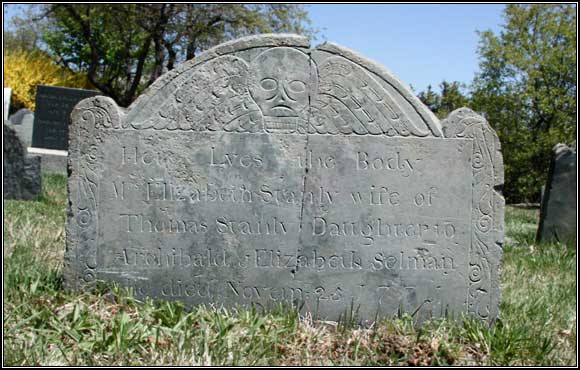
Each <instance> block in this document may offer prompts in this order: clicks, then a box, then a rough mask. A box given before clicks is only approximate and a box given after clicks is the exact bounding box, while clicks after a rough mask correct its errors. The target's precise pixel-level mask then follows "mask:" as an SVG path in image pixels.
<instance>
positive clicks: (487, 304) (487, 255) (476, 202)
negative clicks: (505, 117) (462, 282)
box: [442, 108, 505, 322]
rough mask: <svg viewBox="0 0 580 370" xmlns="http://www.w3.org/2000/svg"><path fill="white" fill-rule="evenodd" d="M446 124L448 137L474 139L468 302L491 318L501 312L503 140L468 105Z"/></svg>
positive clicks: (473, 309)
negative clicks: (499, 308)
mask: <svg viewBox="0 0 580 370" xmlns="http://www.w3.org/2000/svg"><path fill="white" fill-rule="evenodd" d="M442 126H443V134H444V136H445V138H451V139H453V138H469V139H473V155H472V158H471V160H472V162H471V165H472V168H473V182H474V183H473V203H472V204H473V205H472V225H473V226H472V238H471V239H472V242H471V247H470V251H469V271H468V278H469V288H468V296H467V304H468V312H469V313H470V314H474V315H476V316H477V317H479V318H481V319H483V320H486V321H489V322H491V321H493V320H494V319H495V318H497V316H498V306H499V293H500V292H499V289H500V288H499V270H500V263H501V252H502V244H503V224H504V223H503V221H504V214H503V210H504V203H505V201H504V198H503V196H502V194H501V187H502V185H503V161H502V156H501V152H500V149H501V148H500V142H499V139H498V137H497V135H496V134H495V132H494V131H493V129H492V128H491V127H490V126H489V124H488V123H487V121H486V120H485V118H483V117H482V116H480V115H478V114H476V113H475V112H473V111H472V110H470V109H468V108H460V109H457V110H455V111H454V112H452V113H451V114H450V115H449V116H448V117H447V118H446V119H445V120H444V121H442Z"/></svg>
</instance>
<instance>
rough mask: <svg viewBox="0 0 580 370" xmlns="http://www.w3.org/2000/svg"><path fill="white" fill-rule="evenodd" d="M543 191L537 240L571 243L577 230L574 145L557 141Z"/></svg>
mask: <svg viewBox="0 0 580 370" xmlns="http://www.w3.org/2000/svg"><path fill="white" fill-rule="evenodd" d="M553 152H554V153H553V157H552V161H551V164H550V171H549V174H548V182H547V184H546V186H545V188H544V191H543V192H542V193H543V194H542V203H541V208H540V224H539V227H538V233H537V237H536V239H537V241H538V242H550V241H561V242H573V241H574V240H576V231H577V218H576V217H577V213H576V204H577V203H576V202H577V194H576V191H577V184H576V181H577V180H576V174H577V172H576V144H574V145H573V146H572V147H568V146H567V145H565V144H557V145H556V146H555V147H554V150H553Z"/></svg>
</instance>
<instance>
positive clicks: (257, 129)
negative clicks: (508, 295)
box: [65, 35, 504, 322]
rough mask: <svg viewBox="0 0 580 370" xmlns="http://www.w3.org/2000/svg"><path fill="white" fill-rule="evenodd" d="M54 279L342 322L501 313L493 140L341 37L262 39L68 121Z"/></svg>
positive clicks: (92, 104) (225, 48)
mask: <svg viewBox="0 0 580 370" xmlns="http://www.w3.org/2000/svg"><path fill="white" fill-rule="evenodd" d="M70 135H71V136H70V143H71V146H70V148H69V164H70V168H69V171H70V172H69V191H70V192H69V196H70V198H69V212H68V226H67V252H66V259H65V281H66V285H67V286H68V287H70V288H76V289H80V288H84V287H87V286H89V287H90V286H91V285H92V284H93V283H94V281H95V280H100V279H102V280H108V281H116V282H118V283H120V284H122V285H125V286H128V287H131V288H133V289H134V292H135V294H136V295H137V296H150V297H157V298H161V299H168V300H181V301H184V302H186V303H187V304H190V305H197V304H214V305H224V306H226V307H232V306H235V305H255V306H257V307H264V308H267V307H272V306H275V305H278V304H280V303H286V304H292V305H295V306H296V307H298V308H300V309H301V310H302V312H310V313H311V314H313V315H314V317H315V318H320V319H326V320H339V319H341V318H342V319H345V318H350V317H355V318H357V319H359V320H360V321H363V322H364V321H372V320H374V319H375V318H377V317H388V316H393V315H397V314H398V313H400V312H401V311H405V312H408V313H410V314H412V315H414V317H416V318H417V319H418V320H423V319H425V318H428V317H431V316H433V317H440V316H443V315H446V314H449V315H456V316H457V315H459V314H463V313H468V314H472V315H475V316H476V317H478V318H481V319H483V320H487V321H492V320H493V319H494V318H496V317H497V315H498V302H499V266H500V261H501V253H502V240H503V213H504V200H503V197H502V195H501V193H500V192H499V189H501V185H502V184H503V165H502V157H501V153H500V145H499V141H498V139H497V136H496V135H495V133H494V131H493V130H492V129H491V128H490V126H489V125H488V124H487V122H486V121H485V120H484V119H483V118H482V117H481V116H479V115H477V114H475V113H474V112H473V111H471V110H469V109H466V108H462V109H459V110H457V111H455V112H453V113H452V114H451V115H450V116H449V117H448V118H447V119H446V120H444V121H443V122H439V121H438V120H437V118H436V117H435V116H434V115H433V114H432V113H431V112H430V111H429V110H428V109H427V108H426V107H425V106H424V105H423V104H422V103H421V102H420V101H419V100H418V99H417V98H416V97H415V96H414V95H413V93H412V92H411V91H410V89H409V88H408V87H406V86H405V85H403V84H402V83H401V82H400V81H399V80H397V79H396V78H395V77H394V76H393V75H392V74H391V73H390V72H388V71H387V70H386V69H384V68H383V67H381V66H379V65H377V64H375V63H373V62H371V61H369V60H367V59H365V58H364V57H362V56H359V55H358V54H356V53H354V52H352V51H350V50H348V49H346V48H343V47H340V46H338V45H335V44H323V45H321V46H318V47H316V48H310V46H309V41H308V39H306V38H303V37H299V36H293V35H262V36H253V37H248V38H243V39H239V40H235V41H232V42H228V43H225V44H222V45H220V46H217V47H215V48H213V49H210V50H209V51H207V52H205V53H204V54H202V55H200V56H199V57H196V58H195V60H192V61H189V62H187V63H185V64H184V65H183V66H182V67H181V68H180V69H178V70H175V71H172V72H169V73H167V74H166V75H164V76H162V77H161V78H160V79H159V80H157V81H156V82H155V83H154V84H153V85H152V86H151V87H150V88H149V90H148V91H147V92H146V93H144V94H143V95H142V96H140V97H139V99H137V101H136V102H135V103H133V104H132V105H131V107H129V109H128V110H126V111H125V110H121V109H119V108H118V107H117V106H116V105H115V103H114V102H113V101H112V100H111V99H109V98H105V97H94V98H90V99H85V100H83V101H82V102H81V103H79V104H78V105H77V106H76V107H75V109H74V111H73V114H72V126H71V132H70Z"/></svg>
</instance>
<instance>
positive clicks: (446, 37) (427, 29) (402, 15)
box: [4, 4, 505, 92]
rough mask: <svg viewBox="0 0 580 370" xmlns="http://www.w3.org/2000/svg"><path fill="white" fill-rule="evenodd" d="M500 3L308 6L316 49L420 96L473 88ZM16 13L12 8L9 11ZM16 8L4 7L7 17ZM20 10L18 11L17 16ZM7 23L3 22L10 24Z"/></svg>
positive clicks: (498, 22) (496, 25)
mask: <svg viewBox="0 0 580 370" xmlns="http://www.w3.org/2000/svg"><path fill="white" fill-rule="evenodd" d="M504 7H505V5H502V4H499V5H497V4H476V5H474V4H471V5H456V4H447V5H445V4H408V5H402V4H401V5H395V4H351V5H344V4H318V5H308V6H307V7H306V8H307V10H308V12H309V14H310V18H311V20H312V25H313V26H314V27H316V28H319V29H321V31H322V32H321V34H320V37H319V38H318V39H317V40H314V42H313V43H314V44H315V45H316V44H318V43H321V42H323V41H333V42H336V43H338V44H340V45H342V46H346V47H348V48H349V49H352V50H354V51H356V52H358V53H360V54H362V55H364V56H366V57H368V58H370V59H372V60H374V61H376V62H379V63H380V64H382V65H384V66H385V67H387V69H389V70H391V71H392V72H393V73H394V74H395V75H396V76H397V77H398V78H399V79H401V80H402V81H403V82H405V83H407V84H411V85H412V86H413V88H414V89H415V91H416V92H419V91H423V90H425V89H426V88H427V85H429V84H431V85H432V86H433V87H434V88H436V90H438V85H439V84H440V83H441V81H442V80H447V81H459V82H462V83H470V82H471V80H472V79H473V77H474V75H475V72H476V71H477V70H478V57H477V45H478V42H479V37H478V35H477V33H476V31H478V30H479V31H484V30H487V29H491V30H492V31H494V32H496V33H498V32H499V30H500V28H501V24H502V23H503V18H502V11H503V9H504ZM11 8H12V9H11ZM14 8H19V7H14V6H6V5H5V7H4V12H5V14H4V15H5V16H6V18H9V17H11V16H12V15H13V14H14V13H15V12H14V10H16V9H14ZM17 12H18V11H16V13H17ZM6 20H7V19H5V21H6Z"/></svg>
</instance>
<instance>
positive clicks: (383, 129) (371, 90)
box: [309, 56, 431, 137]
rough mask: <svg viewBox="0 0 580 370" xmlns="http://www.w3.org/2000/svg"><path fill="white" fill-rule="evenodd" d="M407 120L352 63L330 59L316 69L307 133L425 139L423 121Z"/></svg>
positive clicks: (390, 98)
mask: <svg viewBox="0 0 580 370" xmlns="http://www.w3.org/2000/svg"><path fill="white" fill-rule="evenodd" d="M415 121H417V120H414V121H412V120H410V119H409V118H408V117H407V115H406V114H405V113H404V112H403V110H402V109H401V107H400V105H399V104H398V103H397V101H396V100H395V99H394V98H393V95H392V94H391V93H389V91H387V90H386V89H385V88H384V87H383V86H382V85H381V84H380V83H379V82H378V81H376V80H375V79H374V78H373V77H372V76H371V75H370V74H369V73H368V72H367V71H365V70H364V69H363V68H362V67H360V66H358V65H356V64H355V63H353V62H351V61H349V60H347V59H345V58H343V57H340V56H332V57H330V58H328V59H326V60H325V61H324V62H323V63H322V64H321V65H320V66H319V88H318V98H317V100H316V102H315V103H314V104H313V106H312V120H311V124H310V128H309V129H310V132H311V133H320V134H339V133H340V134H346V135H349V134H358V135H367V134H371V135H387V136H409V135H413V136H421V137H422V136H428V135H430V134H431V131H430V130H429V127H428V126H427V124H426V123H425V122H422V121H421V122H415Z"/></svg>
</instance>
